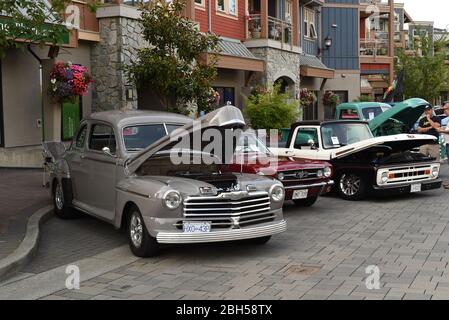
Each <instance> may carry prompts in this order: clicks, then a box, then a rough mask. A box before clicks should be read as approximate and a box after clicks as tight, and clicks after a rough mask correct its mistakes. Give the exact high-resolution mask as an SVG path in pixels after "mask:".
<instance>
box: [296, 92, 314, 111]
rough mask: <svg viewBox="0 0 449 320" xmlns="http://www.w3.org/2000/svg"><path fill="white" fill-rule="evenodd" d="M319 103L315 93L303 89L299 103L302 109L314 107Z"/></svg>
mask: <svg viewBox="0 0 449 320" xmlns="http://www.w3.org/2000/svg"><path fill="white" fill-rule="evenodd" d="M316 101H317V97H316V95H315V93H313V92H312V91H310V90H308V89H301V93H300V99H299V103H300V105H301V107H307V106H311V105H313V104H314V103H315V102H316Z"/></svg>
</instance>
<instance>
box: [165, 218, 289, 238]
mask: <svg viewBox="0 0 449 320" xmlns="http://www.w3.org/2000/svg"><path fill="white" fill-rule="evenodd" d="M286 229H287V223H286V222H285V220H282V221H280V222H276V223H271V224H268V225H264V226H259V227H248V228H243V229H231V230H226V231H211V232H205V233H183V232H159V233H158V234H157V236H156V240H157V242H158V243H205V242H221V241H232V240H243V239H252V238H259V237H265V236H271V235H273V234H277V233H281V232H284V231H285V230H286Z"/></svg>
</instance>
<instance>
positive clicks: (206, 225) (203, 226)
mask: <svg viewBox="0 0 449 320" xmlns="http://www.w3.org/2000/svg"><path fill="white" fill-rule="evenodd" d="M182 229H183V230H184V232H185V233H206V232H210V222H184V223H183V224H182Z"/></svg>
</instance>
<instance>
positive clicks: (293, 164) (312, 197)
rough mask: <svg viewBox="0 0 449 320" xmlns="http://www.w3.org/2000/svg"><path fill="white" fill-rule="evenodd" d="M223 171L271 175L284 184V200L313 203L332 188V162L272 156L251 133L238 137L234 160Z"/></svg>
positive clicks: (306, 203)
mask: <svg viewBox="0 0 449 320" xmlns="http://www.w3.org/2000/svg"><path fill="white" fill-rule="evenodd" d="M221 170H222V171H223V172H244V173H254V174H258V175H263V176H268V177H273V178H276V179H278V180H279V181H281V182H282V183H283V184H284V188H285V200H293V202H294V203H295V204H297V205H302V206H307V207H309V206H312V205H313V204H314V203H315V202H316V200H317V198H318V196H319V195H321V194H324V193H327V192H329V191H330V190H331V187H332V185H333V184H334V182H333V181H332V180H331V177H332V165H331V164H329V163H327V162H325V161H313V160H306V159H297V158H296V159H293V158H290V157H279V158H277V157H276V156H275V155H273V154H272V153H271V152H270V150H269V149H268V148H267V147H266V145H265V144H264V143H263V142H262V141H261V140H260V139H259V138H257V137H256V136H255V135H254V134H252V133H247V132H246V133H244V134H242V135H241V136H240V138H239V140H238V143H237V147H236V152H235V156H234V161H233V163H232V164H226V165H223V166H222V169H221Z"/></svg>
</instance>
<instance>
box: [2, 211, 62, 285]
mask: <svg viewBox="0 0 449 320" xmlns="http://www.w3.org/2000/svg"><path fill="white" fill-rule="evenodd" d="M52 213H53V206H51V205H49V206H46V207H44V208H42V209H39V210H38V211H36V212H35V213H33V215H32V216H31V217H30V218H29V219H28V223H27V229H26V233H25V237H24V238H23V240H22V242H21V243H20V245H19V247H18V248H17V249H16V250H14V252H13V253H11V254H10V255H9V256H7V257H6V258H4V259H1V260H0V280H5V279H6V277H7V276H11V275H13V274H14V273H16V272H18V271H19V270H20V269H21V268H22V267H23V266H25V265H26V264H27V263H28V262H29V261H30V260H31V258H32V257H33V255H34V253H35V252H36V249H37V247H38V243H39V236H40V232H39V227H40V225H41V223H43V222H44V221H46V220H47V219H48V218H50V216H51V214H52Z"/></svg>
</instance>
